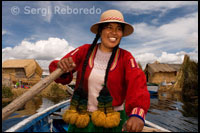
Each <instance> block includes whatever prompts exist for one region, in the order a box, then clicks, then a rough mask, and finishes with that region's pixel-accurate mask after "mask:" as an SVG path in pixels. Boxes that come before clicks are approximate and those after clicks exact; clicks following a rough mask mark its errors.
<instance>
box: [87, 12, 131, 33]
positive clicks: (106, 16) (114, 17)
mask: <svg viewBox="0 0 200 133" xmlns="http://www.w3.org/2000/svg"><path fill="white" fill-rule="evenodd" d="M109 22H117V23H123V24H125V27H124V34H123V36H128V35H130V34H132V33H133V31H134V28H133V26H132V25H131V24H129V23H127V22H125V21H124V17H123V14H122V13H121V12H120V11H118V10H107V11H105V12H103V13H102V15H101V18H100V22H97V23H96V24H93V25H92V26H91V28H90V30H91V32H93V33H94V34H97V31H98V27H99V24H101V23H109Z"/></svg>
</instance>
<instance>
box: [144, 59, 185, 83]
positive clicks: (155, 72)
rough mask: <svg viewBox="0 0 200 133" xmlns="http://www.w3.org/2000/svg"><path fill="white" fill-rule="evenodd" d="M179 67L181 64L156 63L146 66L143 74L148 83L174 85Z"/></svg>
mask: <svg viewBox="0 0 200 133" xmlns="http://www.w3.org/2000/svg"><path fill="white" fill-rule="evenodd" d="M180 67H181V64H164V63H159V62H158V61H156V62H154V63H152V64H147V65H146V68H145V70H144V72H145V75H146V78H147V82H149V83H156V84H160V83H162V82H166V83H175V82H176V76H177V74H178V72H179V69H180Z"/></svg>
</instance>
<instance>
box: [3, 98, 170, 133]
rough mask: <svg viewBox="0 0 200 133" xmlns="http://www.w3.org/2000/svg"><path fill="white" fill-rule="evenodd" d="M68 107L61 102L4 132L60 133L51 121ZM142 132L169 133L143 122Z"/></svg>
mask: <svg viewBox="0 0 200 133" xmlns="http://www.w3.org/2000/svg"><path fill="white" fill-rule="evenodd" d="M69 105H70V100H67V101H63V102H61V103H58V104H56V105H53V106H51V107H49V108H47V109H45V110H43V111H41V112H39V113H37V114H34V115H32V116H30V117H29V118H26V119H24V120H23V121H21V122H19V123H18V124H16V125H14V126H13V127H11V128H9V129H8V130H6V131H5V132H27V131H30V132H34V131H39V132H53V131H54V132H61V131H60V130H59V129H61V128H55V127H54V125H53V120H55V119H56V115H58V120H59V119H62V117H61V116H62V113H63V112H64V110H65V109H66V108H67V107H69ZM59 109H63V110H62V111H61V112H59V113H57V114H56V113H55V111H58V110H59ZM52 113H54V115H52ZM53 117H54V119H53ZM57 122H60V121H57ZM58 125H59V126H62V131H67V130H68V125H67V124H65V123H64V122H63V121H62V120H61V122H60V123H59V124H58ZM142 132H170V131H169V130H167V129H165V128H162V127H160V126H158V125H156V124H154V123H151V122H149V121H147V120H145V126H144V128H143V130H142Z"/></svg>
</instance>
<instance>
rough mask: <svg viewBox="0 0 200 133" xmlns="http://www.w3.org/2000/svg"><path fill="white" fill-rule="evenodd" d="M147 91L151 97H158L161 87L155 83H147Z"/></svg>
mask: <svg viewBox="0 0 200 133" xmlns="http://www.w3.org/2000/svg"><path fill="white" fill-rule="evenodd" d="M147 89H148V91H149V93H150V94H151V95H156V94H157V93H158V90H159V85H157V84H155V83H147Z"/></svg>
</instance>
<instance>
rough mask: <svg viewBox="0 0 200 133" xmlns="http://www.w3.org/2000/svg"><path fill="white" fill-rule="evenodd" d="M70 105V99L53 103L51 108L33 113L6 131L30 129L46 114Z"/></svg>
mask: <svg viewBox="0 0 200 133" xmlns="http://www.w3.org/2000/svg"><path fill="white" fill-rule="evenodd" d="M68 105H70V99H68V100H66V101H63V102H61V103H58V104H55V105H53V106H51V107H49V108H47V109H45V110H43V111H41V112H38V113H36V114H34V115H31V116H30V117H28V118H26V119H24V120H22V121H21V122H19V123H17V124H16V125H14V126H12V127H10V128H9V129H7V130H6V131H5V132H19V131H23V130H24V129H28V128H29V127H31V126H32V125H33V124H34V123H36V122H37V121H39V120H41V119H43V118H45V117H46V116H48V115H49V114H51V113H53V112H55V111H56V110H58V109H60V108H63V107H65V106H68ZM29 123H31V125H29ZM28 125H29V126H28ZM24 126H25V127H24Z"/></svg>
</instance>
